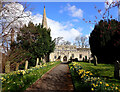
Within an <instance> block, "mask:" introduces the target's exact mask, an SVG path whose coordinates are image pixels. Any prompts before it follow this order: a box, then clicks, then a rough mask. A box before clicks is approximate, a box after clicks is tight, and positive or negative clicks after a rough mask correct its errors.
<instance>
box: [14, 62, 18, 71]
mask: <svg viewBox="0 0 120 92" xmlns="http://www.w3.org/2000/svg"><path fill="white" fill-rule="evenodd" d="M18 69H19V63H16V69H15V70H16V71H17V70H18Z"/></svg>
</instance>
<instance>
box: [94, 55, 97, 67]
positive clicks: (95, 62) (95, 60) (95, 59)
mask: <svg viewBox="0 0 120 92" xmlns="http://www.w3.org/2000/svg"><path fill="white" fill-rule="evenodd" d="M97 64H98V63H97V57H96V56H94V65H95V66H97Z"/></svg>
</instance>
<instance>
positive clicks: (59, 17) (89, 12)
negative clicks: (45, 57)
mask: <svg viewBox="0 0 120 92" xmlns="http://www.w3.org/2000/svg"><path fill="white" fill-rule="evenodd" d="M27 5H29V7H28V9H27V10H26V11H25V14H26V13H31V16H30V17H31V19H32V20H30V21H32V22H33V23H34V24H39V23H42V15H43V9H44V6H45V9H46V16H47V24H48V27H50V29H51V36H52V39H54V38H57V37H63V39H64V40H66V41H70V42H71V43H74V42H75V38H76V37H77V36H87V37H89V35H90V33H91V32H92V30H93V29H94V26H95V24H91V23H86V22H85V21H83V18H84V19H85V20H87V21H92V22H94V20H96V21H97V23H98V21H100V20H101V15H100V14H99V13H98V9H101V13H104V10H105V8H106V5H105V3H104V2H27ZM12 6H13V7H15V6H14V5H11V6H10V7H12ZM95 6H96V7H97V9H95V8H94V7H95ZM16 7H17V8H18V9H20V10H22V9H23V6H21V5H19V4H16ZM18 9H17V10H18ZM17 10H16V12H14V11H13V10H12V11H13V12H14V13H13V15H12V16H14V15H15V16H19V15H20V12H19V11H17ZM30 10H31V11H30ZM110 14H112V16H113V18H117V17H118V8H117V7H115V8H112V9H111V10H110ZM95 16H96V17H97V19H96V17H95ZM10 19H11V18H10ZM23 21H24V22H25V23H28V22H29V19H28V18H25V19H22V22H23ZM15 25H16V23H15Z"/></svg>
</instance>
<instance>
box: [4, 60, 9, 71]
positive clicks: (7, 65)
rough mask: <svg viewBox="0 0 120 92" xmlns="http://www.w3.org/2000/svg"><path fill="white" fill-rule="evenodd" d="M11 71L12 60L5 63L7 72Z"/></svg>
mask: <svg viewBox="0 0 120 92" xmlns="http://www.w3.org/2000/svg"><path fill="white" fill-rule="evenodd" d="M9 72H10V61H7V62H6V64H5V73H9Z"/></svg>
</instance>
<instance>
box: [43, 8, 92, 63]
mask: <svg viewBox="0 0 120 92" xmlns="http://www.w3.org/2000/svg"><path fill="white" fill-rule="evenodd" d="M42 25H43V28H47V29H48V26H47V18H46V11H45V6H44V12H43V19H42ZM90 57H91V51H90V49H89V48H77V46H75V45H56V46H55V50H54V52H52V53H51V54H50V56H49V59H50V61H57V60H60V61H62V62H63V61H68V60H69V59H71V58H72V59H77V60H79V61H81V60H83V59H89V58H90Z"/></svg>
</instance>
